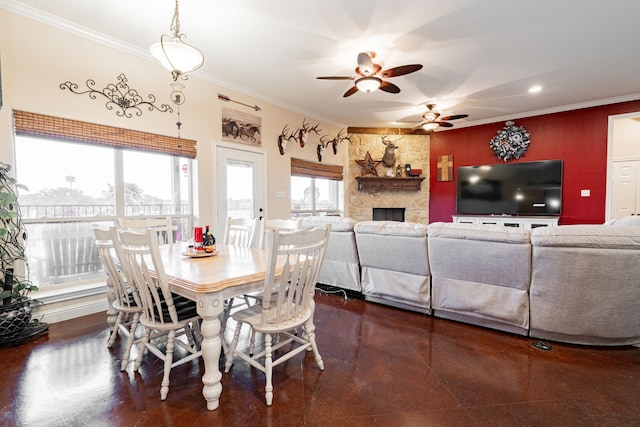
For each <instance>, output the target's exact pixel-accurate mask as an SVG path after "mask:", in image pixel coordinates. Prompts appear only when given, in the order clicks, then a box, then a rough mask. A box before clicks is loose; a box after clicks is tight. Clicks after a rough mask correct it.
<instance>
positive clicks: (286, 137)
mask: <svg viewBox="0 0 640 427" xmlns="http://www.w3.org/2000/svg"><path fill="white" fill-rule="evenodd" d="M291 139H295V135H294V134H293V132H291V131H290V130H289V125H288V124H287V125H284V128H282V132H280V135H278V149H279V150H280V155H282V156H284V153H285V151H287V144H289V141H291Z"/></svg>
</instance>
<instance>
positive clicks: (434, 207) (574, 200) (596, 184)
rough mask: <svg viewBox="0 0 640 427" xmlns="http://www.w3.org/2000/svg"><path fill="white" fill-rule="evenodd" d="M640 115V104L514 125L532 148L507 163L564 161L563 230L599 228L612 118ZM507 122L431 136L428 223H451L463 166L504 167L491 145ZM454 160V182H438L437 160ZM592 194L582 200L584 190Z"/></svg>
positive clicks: (548, 116) (532, 119)
mask: <svg viewBox="0 0 640 427" xmlns="http://www.w3.org/2000/svg"><path fill="white" fill-rule="evenodd" d="M636 111H640V100H639V101H630V102H624V103H619V104H611V105H605V106H601V107H592V108H585V109H580V110H573V111H567V112H563V113H555V114H546V115H543V116H535V117H525V118H520V119H515V120H513V122H514V123H515V125H516V126H524V128H525V129H526V130H527V131H528V132H529V134H530V138H531V142H530V144H529V148H528V150H527V152H526V153H525V155H524V156H522V157H521V158H520V159H519V160H510V161H509V163H518V162H531V161H536V160H555V159H561V160H563V182H562V213H561V215H560V221H559V222H560V224H598V223H602V222H604V220H605V208H606V207H605V202H606V200H605V199H606V174H607V134H608V130H609V116H611V115H616V114H625V113H631V112H636ZM504 126H505V122H497V123H492V124H488V125H482V126H474V127H468V128H462V129H454V130H448V131H446V132H435V133H433V134H432V135H431V166H430V167H431V170H430V174H429V176H430V178H429V179H430V184H429V185H430V195H429V222H437V221H444V222H451V221H452V218H451V216H452V215H455V213H456V179H457V168H458V167H459V166H472V165H482V164H494V163H502V160H500V159H499V158H498V157H497V156H496V155H495V154H494V153H493V150H492V149H491V147H490V146H489V141H491V138H493V137H494V136H495V135H496V133H497V132H498V130H500V129H502V128H503V127H504ZM448 154H453V171H454V179H453V181H447V182H438V181H437V179H436V178H437V170H436V168H437V162H438V157H439V156H443V155H448ZM582 189H589V190H591V197H581V196H580V190H582Z"/></svg>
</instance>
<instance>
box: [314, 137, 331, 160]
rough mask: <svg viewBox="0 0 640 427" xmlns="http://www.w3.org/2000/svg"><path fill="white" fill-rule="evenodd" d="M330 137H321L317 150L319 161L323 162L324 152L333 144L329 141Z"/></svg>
mask: <svg viewBox="0 0 640 427" xmlns="http://www.w3.org/2000/svg"><path fill="white" fill-rule="evenodd" d="M328 137H329V135H322V136H321V137H320V144H318V147H317V148H316V153H317V154H318V161H319V162H321V161H322V158H323V157H324V150H325V149H326V148H327V145H329V143H330V142H331V140H329V141H327V138H328Z"/></svg>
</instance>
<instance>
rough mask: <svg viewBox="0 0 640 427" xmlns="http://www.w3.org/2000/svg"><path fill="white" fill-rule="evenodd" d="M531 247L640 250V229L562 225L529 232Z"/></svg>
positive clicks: (632, 227)
mask: <svg viewBox="0 0 640 427" xmlns="http://www.w3.org/2000/svg"><path fill="white" fill-rule="evenodd" d="M531 244H532V245H533V246H561V247H578V248H609V249H634V250H640V229H639V228H638V227H634V226H627V227H624V226H620V225H619V226H615V227H614V226H606V225H587V224H579V225H563V226H560V227H544V228H543V227H541V228H536V229H534V230H533V231H532V232H531Z"/></svg>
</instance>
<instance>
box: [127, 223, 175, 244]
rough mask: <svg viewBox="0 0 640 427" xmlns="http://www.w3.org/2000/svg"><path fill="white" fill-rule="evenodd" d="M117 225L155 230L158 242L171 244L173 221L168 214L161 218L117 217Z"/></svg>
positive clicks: (141, 229) (131, 228) (129, 228)
mask: <svg viewBox="0 0 640 427" xmlns="http://www.w3.org/2000/svg"><path fill="white" fill-rule="evenodd" d="M118 225H120V227H121V228H122V229H124V230H131V231H145V230H147V229H152V230H154V231H155V232H156V236H157V239H158V244H160V245H167V244H168V245H173V240H174V238H173V223H172V220H171V217H170V216H167V217H162V218H132V219H125V218H118Z"/></svg>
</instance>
